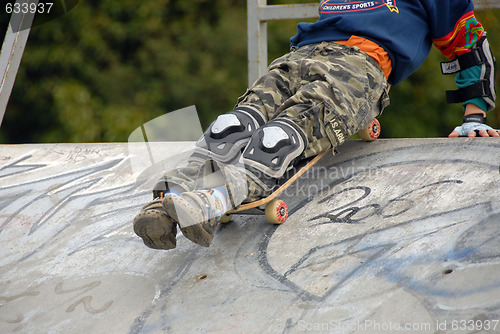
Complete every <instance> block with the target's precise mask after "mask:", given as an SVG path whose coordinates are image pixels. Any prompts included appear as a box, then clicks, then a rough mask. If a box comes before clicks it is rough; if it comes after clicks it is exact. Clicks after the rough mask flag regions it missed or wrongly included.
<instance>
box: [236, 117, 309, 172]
mask: <svg viewBox="0 0 500 334" xmlns="http://www.w3.org/2000/svg"><path fill="white" fill-rule="evenodd" d="M306 146H307V137H306V135H305V133H304V132H303V131H302V129H300V128H299V127H298V126H297V125H295V123H293V122H291V121H288V120H286V119H274V120H272V121H271V122H269V123H267V124H266V125H264V126H263V127H261V128H259V129H257V131H256V132H255V134H254V135H253V136H252V138H251V140H250V142H249V143H248V145H247V147H246V148H245V150H244V151H243V155H242V157H241V160H242V162H243V163H244V165H245V168H249V169H257V170H258V171H260V172H263V173H264V174H266V175H267V176H270V177H272V178H280V177H282V176H283V174H285V172H286V170H287V169H288V167H289V166H290V165H291V164H292V163H293V162H294V160H296V159H299V158H300V156H301V155H302V153H303V152H304V150H305V148H306Z"/></svg>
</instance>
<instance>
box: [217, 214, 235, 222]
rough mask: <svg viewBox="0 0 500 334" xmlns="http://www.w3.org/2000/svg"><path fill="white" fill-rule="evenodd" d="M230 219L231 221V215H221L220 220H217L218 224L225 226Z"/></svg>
mask: <svg viewBox="0 0 500 334" xmlns="http://www.w3.org/2000/svg"><path fill="white" fill-rule="evenodd" d="M231 219H233V215H232V214H227V213H226V214H223V215H222V216H221V217H220V219H219V223H221V224H227V223H229V222H230V221H231Z"/></svg>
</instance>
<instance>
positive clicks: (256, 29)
mask: <svg viewBox="0 0 500 334" xmlns="http://www.w3.org/2000/svg"><path fill="white" fill-rule="evenodd" d="M266 4H267V0H247V11H248V13H247V15H248V18H247V29H248V87H250V86H251V85H252V84H253V83H254V82H255V80H257V79H258V77H259V75H260V74H261V73H264V71H265V70H266V67H267V23H266V22H263V21H261V20H260V16H259V7H262V6H266Z"/></svg>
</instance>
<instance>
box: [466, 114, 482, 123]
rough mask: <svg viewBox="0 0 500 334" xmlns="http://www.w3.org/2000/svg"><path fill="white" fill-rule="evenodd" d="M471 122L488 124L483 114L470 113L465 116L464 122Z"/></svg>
mask: <svg viewBox="0 0 500 334" xmlns="http://www.w3.org/2000/svg"><path fill="white" fill-rule="evenodd" d="M471 122H475V123H481V124H486V117H484V116H483V115H482V114H470V115H466V116H464V123H471Z"/></svg>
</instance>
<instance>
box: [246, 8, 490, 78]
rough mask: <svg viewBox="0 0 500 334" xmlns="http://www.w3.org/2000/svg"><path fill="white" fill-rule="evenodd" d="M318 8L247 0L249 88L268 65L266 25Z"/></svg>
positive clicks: (312, 14)
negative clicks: (269, 22)
mask: <svg viewBox="0 0 500 334" xmlns="http://www.w3.org/2000/svg"><path fill="white" fill-rule="evenodd" d="M436 1H440V0H436ZM474 6H475V9H478V10H481V9H494V8H500V0H475V1H474ZM318 8H319V2H316V3H308V4H292V5H267V0H247V11H248V13H247V16H248V18H247V22H248V86H249V87H250V86H251V85H252V84H253V83H254V82H255V80H257V79H258V78H259V77H260V76H261V75H262V74H264V73H265V71H266V68H267V65H268V59H267V22H268V21H272V20H290V19H310V18H317V17H318V16H319V12H318Z"/></svg>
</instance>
